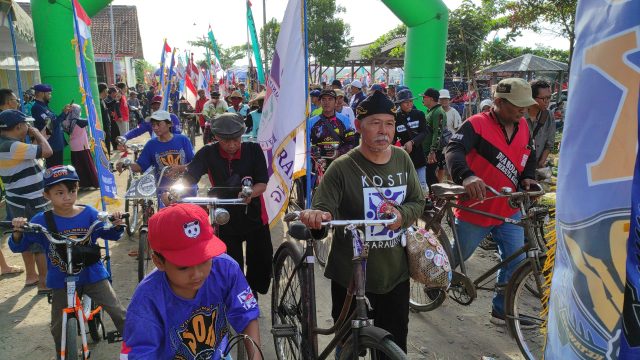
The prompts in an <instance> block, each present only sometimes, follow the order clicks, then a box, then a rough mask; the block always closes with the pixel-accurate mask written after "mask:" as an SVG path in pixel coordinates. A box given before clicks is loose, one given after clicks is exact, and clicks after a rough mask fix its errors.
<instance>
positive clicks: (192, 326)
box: [176, 307, 228, 359]
mask: <svg viewBox="0 0 640 360" xmlns="http://www.w3.org/2000/svg"><path fill="white" fill-rule="evenodd" d="M217 320H218V309H217V307H215V308H211V307H202V308H199V309H196V310H195V311H194V312H193V313H192V314H191V316H190V317H189V319H188V320H187V321H185V322H184V323H182V325H180V326H179V327H178V329H177V333H178V338H179V339H180V340H181V341H182V344H183V345H184V346H185V347H186V348H187V349H188V351H189V353H190V354H191V357H190V358H195V359H209V358H211V357H212V356H213V354H214V352H215V349H216V348H217V347H218V346H219V345H220V341H221V340H222V339H223V338H224V336H226V334H227V332H228V329H227V328H226V327H221V328H220V327H219V326H216V321H217ZM221 320H222V319H221ZM179 355H180V354H176V356H179ZM182 355H184V353H182Z"/></svg>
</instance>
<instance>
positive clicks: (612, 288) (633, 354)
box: [544, 0, 640, 360]
mask: <svg viewBox="0 0 640 360" xmlns="http://www.w3.org/2000/svg"><path fill="white" fill-rule="evenodd" d="M639 24H640V1H638V0H632V1H599V0H580V1H579V2H578V6H577V13H576V21H575V32H576V43H575V51H574V53H573V61H572V65H571V74H570V80H569V84H570V85H569V99H571V101H570V102H568V108H567V113H566V125H565V126H564V133H563V140H562V147H561V152H560V167H559V173H558V187H557V188H558V193H557V209H556V210H557V212H556V215H557V225H556V234H557V249H556V254H555V269H554V272H553V277H552V282H551V292H550V301H549V317H548V322H547V336H546V348H545V350H544V355H545V358H546V359H563V360H564V359H640V330H639V329H640V325H639V321H640V302H639V299H638V295H639V294H640V273H639V271H638V270H639V269H638V265H639V264H638V256H639V255H640V241H639V240H640V239H639V235H640V228H639V226H638V222H639V220H640V218H638V215H640V214H639V210H640V208H639V206H640V193H639V192H638V189H639V186H640V170H639V169H638V167H637V166H636V168H635V171H634V165H635V164H636V158H637V154H636V152H637V150H638V148H637V146H638V120H639V115H638V112H639V111H640V108H639V107H638V105H639V103H640V102H639V96H640V26H639ZM594 99H598V103H597V106H594V102H593V101H594ZM632 188H633V189H634V191H633V197H632ZM632 209H633V211H632ZM630 215H633V217H631V221H630ZM627 255H628V256H627ZM625 262H626V273H625ZM623 304H624V305H623ZM623 319H624V324H623Z"/></svg>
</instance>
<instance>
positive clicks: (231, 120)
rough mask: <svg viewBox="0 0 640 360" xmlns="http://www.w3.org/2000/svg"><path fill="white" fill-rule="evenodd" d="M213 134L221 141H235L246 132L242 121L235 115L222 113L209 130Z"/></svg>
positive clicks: (238, 115) (240, 117)
mask: <svg viewBox="0 0 640 360" xmlns="http://www.w3.org/2000/svg"><path fill="white" fill-rule="evenodd" d="M211 130H212V131H213V134H214V135H216V136H219V137H220V138H222V139H235V138H239V137H241V136H242V134H244V133H245V131H246V130H247V127H246V126H245V125H244V119H242V116H240V114H237V113H224V114H221V115H220V116H218V117H217V118H216V119H215V121H214V122H213V127H212V129H211Z"/></svg>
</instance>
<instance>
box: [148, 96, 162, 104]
mask: <svg viewBox="0 0 640 360" xmlns="http://www.w3.org/2000/svg"><path fill="white" fill-rule="evenodd" d="M161 102H162V96H160V95H156V96H154V97H153V98H152V99H151V103H152V104H153V103H161Z"/></svg>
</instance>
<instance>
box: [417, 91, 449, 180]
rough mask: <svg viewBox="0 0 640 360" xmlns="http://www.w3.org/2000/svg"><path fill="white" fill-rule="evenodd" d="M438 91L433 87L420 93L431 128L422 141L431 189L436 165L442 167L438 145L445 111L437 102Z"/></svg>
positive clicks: (445, 121)
mask: <svg viewBox="0 0 640 360" xmlns="http://www.w3.org/2000/svg"><path fill="white" fill-rule="evenodd" d="M439 98H440V92H439V91H438V90H436V89H434V88H428V89H427V90H426V91H425V92H424V94H422V103H423V104H424V106H426V107H427V109H428V110H427V113H426V117H427V127H428V128H430V129H431V135H430V136H427V137H426V138H425V139H424V141H423V142H422V149H423V150H424V155H425V156H426V157H427V185H429V189H431V185H433V184H435V183H437V182H438V177H437V176H436V172H437V170H438V166H441V167H442V168H444V156H443V154H442V148H441V147H440V135H441V133H442V127H443V126H446V124H447V113H446V112H445V111H444V109H442V105H440V103H439V102H438V99H439Z"/></svg>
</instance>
